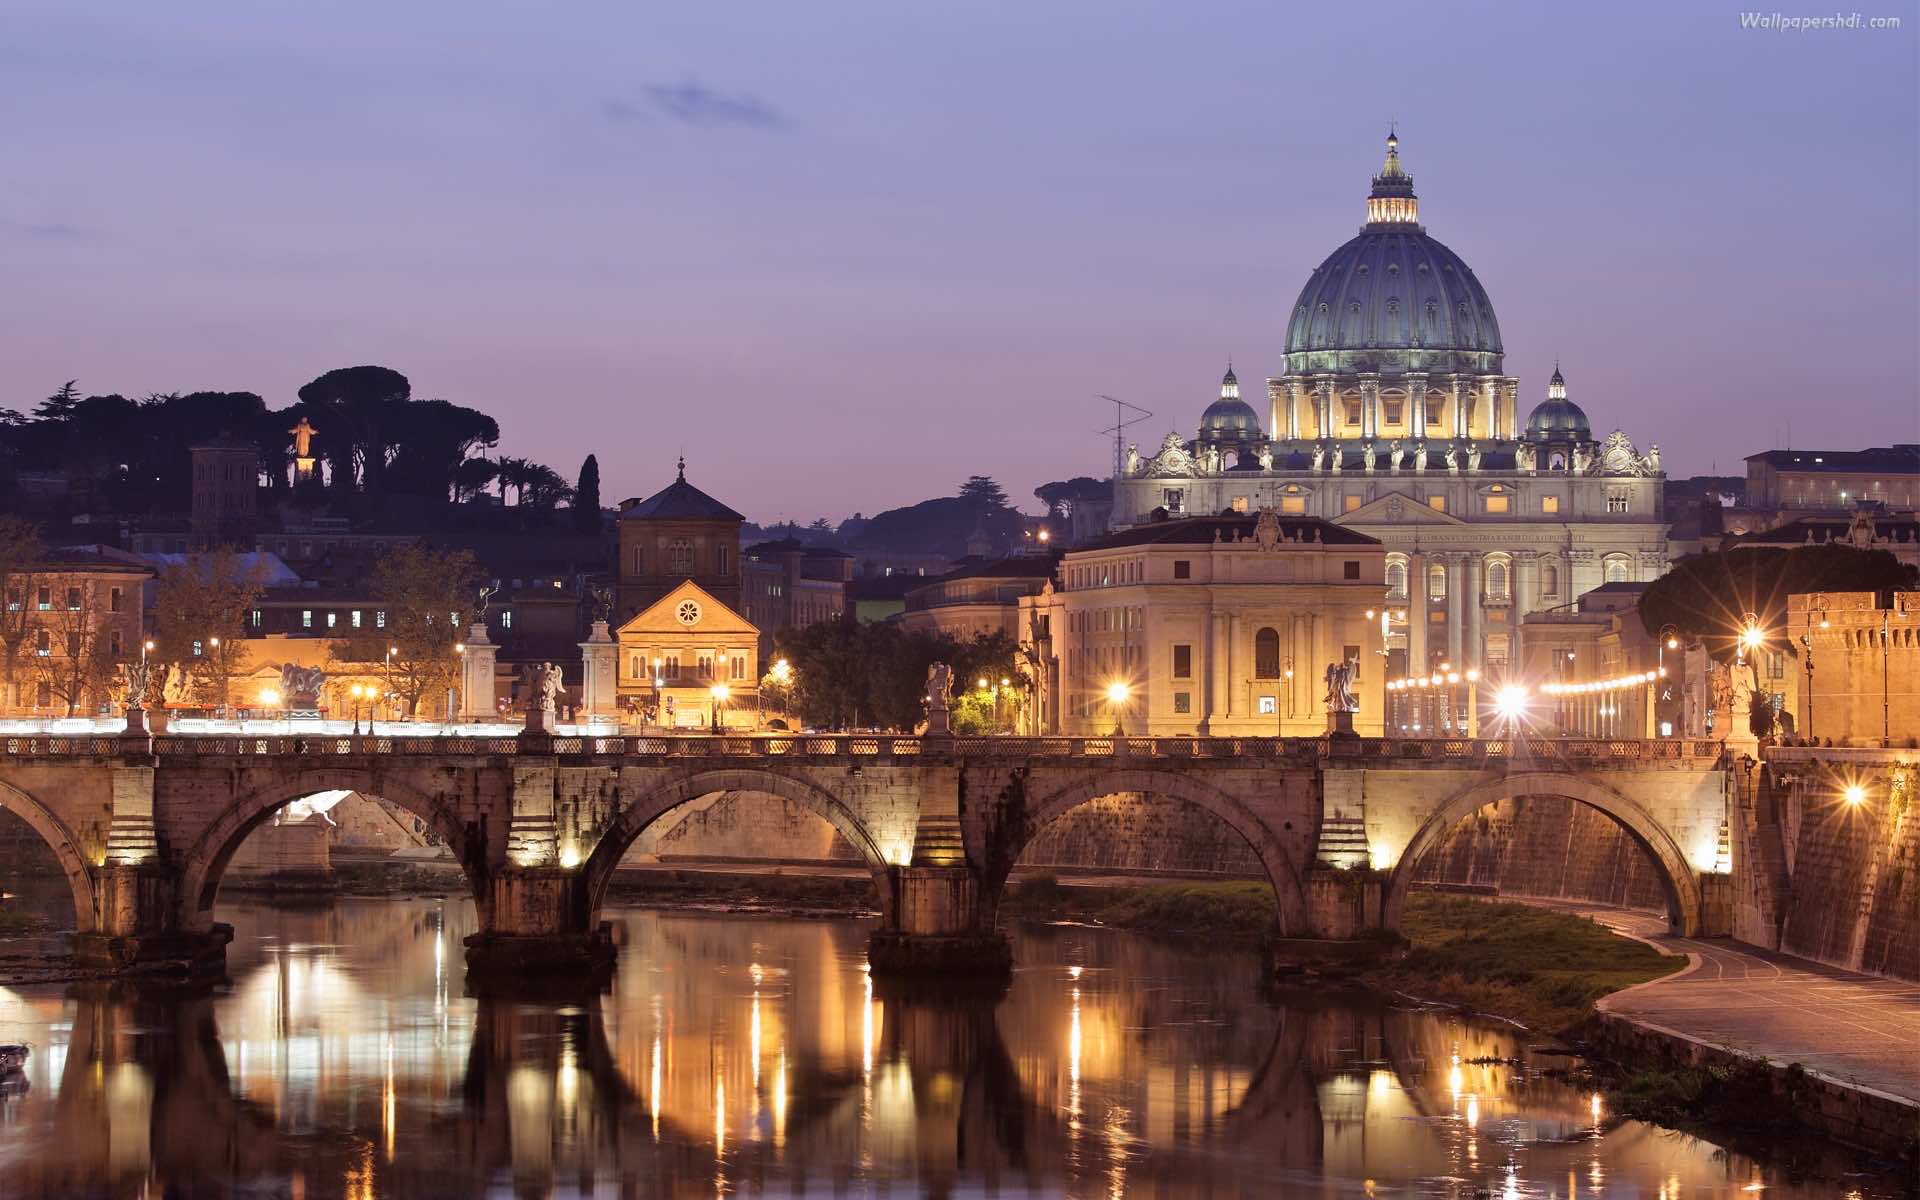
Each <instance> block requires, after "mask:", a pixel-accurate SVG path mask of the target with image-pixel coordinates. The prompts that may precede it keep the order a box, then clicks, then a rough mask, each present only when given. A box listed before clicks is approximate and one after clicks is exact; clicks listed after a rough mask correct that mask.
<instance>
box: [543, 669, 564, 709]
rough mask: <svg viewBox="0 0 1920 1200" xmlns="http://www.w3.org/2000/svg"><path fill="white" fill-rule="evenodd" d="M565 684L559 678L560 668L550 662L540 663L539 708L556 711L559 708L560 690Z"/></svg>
mask: <svg viewBox="0 0 1920 1200" xmlns="http://www.w3.org/2000/svg"><path fill="white" fill-rule="evenodd" d="M565 686H566V681H565V680H564V679H562V678H561V675H560V668H559V667H556V666H554V665H553V664H552V663H541V664H540V710H541V711H542V712H557V711H558V710H559V708H560V690H561V689H562V688H563V687H565Z"/></svg>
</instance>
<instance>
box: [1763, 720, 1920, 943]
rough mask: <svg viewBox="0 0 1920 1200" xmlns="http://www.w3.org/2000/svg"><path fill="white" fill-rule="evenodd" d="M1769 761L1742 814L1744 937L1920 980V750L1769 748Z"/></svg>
mask: <svg viewBox="0 0 1920 1200" xmlns="http://www.w3.org/2000/svg"><path fill="white" fill-rule="evenodd" d="M1767 759H1768V762H1767V768H1766V769H1765V770H1763V771H1756V772H1754V775H1753V788H1752V793H1751V795H1750V796H1748V797H1745V798H1743V800H1742V802H1741V803H1740V804H1739V806H1738V812H1739V820H1738V821H1737V822H1736V840H1737V844H1736V847H1735V862H1736V865H1737V866H1738V867H1739V870H1738V871H1737V872H1736V875H1737V876H1738V882H1739V885H1740V886H1739V888H1738V890H1737V892H1736V897H1735V909H1734V936H1735V937H1737V938H1739V939H1740V940H1742V941H1745V942H1750V943H1752V944H1754V945H1758V946H1762V947H1765V948H1767V949H1777V950H1780V951H1782V952H1784V953H1787V954H1795V955H1799V956H1800V957H1803V958H1811V959H1814V960H1815V961H1817V962H1824V963H1829V964H1832V965H1833V966H1838V967H1845V968H1847V969H1848V970H1854V971H1865V972H1868V973H1871V974H1879V975H1892V976H1896V977H1898V978H1902V979H1920V754H1915V753H1914V752H1912V751H1907V752H1905V753H1902V752H1900V751H1897V750H1895V751H1880V750H1852V751H1846V750H1842V751H1820V750H1813V749H1784V750H1783V749H1769V750H1768V751H1767ZM1850 785H1854V786H1858V787H1859V788H1860V789H1861V790H1860V793H1859V802H1858V803H1851V802H1849V801H1848V799H1847V788H1848V787H1849V786H1850Z"/></svg>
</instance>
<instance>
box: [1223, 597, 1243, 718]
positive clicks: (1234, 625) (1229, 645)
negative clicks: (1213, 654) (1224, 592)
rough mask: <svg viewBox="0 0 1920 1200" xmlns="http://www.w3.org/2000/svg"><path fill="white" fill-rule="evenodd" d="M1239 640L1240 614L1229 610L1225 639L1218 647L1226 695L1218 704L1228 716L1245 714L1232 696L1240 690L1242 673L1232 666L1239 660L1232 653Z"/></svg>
mask: <svg viewBox="0 0 1920 1200" xmlns="http://www.w3.org/2000/svg"><path fill="white" fill-rule="evenodd" d="M1239 640H1240V614H1239V613H1231V612H1230V613H1228V614H1226V641H1225V642H1223V643H1222V644H1221V645H1220V647H1219V649H1218V653H1219V656H1220V667H1219V670H1220V678H1221V679H1222V680H1223V681H1224V682H1223V684H1222V687H1223V688H1224V691H1225V697H1226V698H1225V700H1224V701H1223V702H1222V703H1221V705H1220V711H1221V712H1223V713H1225V714H1226V715H1227V716H1229V717H1241V716H1245V715H1246V714H1245V713H1243V712H1241V711H1240V706H1239V705H1237V704H1235V703H1234V698H1235V697H1236V696H1237V695H1238V694H1239V692H1240V677H1241V674H1242V672H1241V671H1240V670H1239V669H1238V668H1236V667H1235V666H1234V664H1235V663H1237V662H1239V661H1240V658H1239V656H1238V655H1236V654H1235V653H1234V643H1236V642H1238V641H1239Z"/></svg>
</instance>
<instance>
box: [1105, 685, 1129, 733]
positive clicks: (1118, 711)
mask: <svg viewBox="0 0 1920 1200" xmlns="http://www.w3.org/2000/svg"><path fill="white" fill-rule="evenodd" d="M1131 695H1133V689H1132V688H1130V687H1128V686H1127V685H1126V684H1125V683H1124V682H1122V681H1121V680H1118V679H1116V680H1114V681H1113V682H1112V683H1110V684H1108V685H1107V703H1108V704H1109V705H1110V706H1111V707H1112V708H1113V736H1115V737H1125V736H1127V731H1126V730H1125V729H1123V728H1121V724H1120V719H1121V717H1122V716H1123V715H1125V712H1126V707H1127V698H1128V697H1129V696H1131Z"/></svg>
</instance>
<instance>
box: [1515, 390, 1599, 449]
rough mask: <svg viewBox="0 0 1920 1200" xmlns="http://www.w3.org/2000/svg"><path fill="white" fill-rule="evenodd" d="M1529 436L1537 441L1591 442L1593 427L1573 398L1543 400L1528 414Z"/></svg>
mask: <svg viewBox="0 0 1920 1200" xmlns="http://www.w3.org/2000/svg"><path fill="white" fill-rule="evenodd" d="M1527 437H1529V438H1531V439H1532V440H1534V441H1536V442H1564V441H1574V442H1590V441H1592V440H1593V427H1592V426H1591V425H1589V424H1587V414H1586V413H1585V412H1584V411H1583V410H1582V409H1581V408H1580V406H1579V405H1578V404H1575V403H1574V402H1573V401H1571V400H1564V399H1562V400H1542V401H1541V402H1540V403H1538V404H1536V405H1534V407H1533V412H1531V413H1530V414H1528V416H1527Z"/></svg>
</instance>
